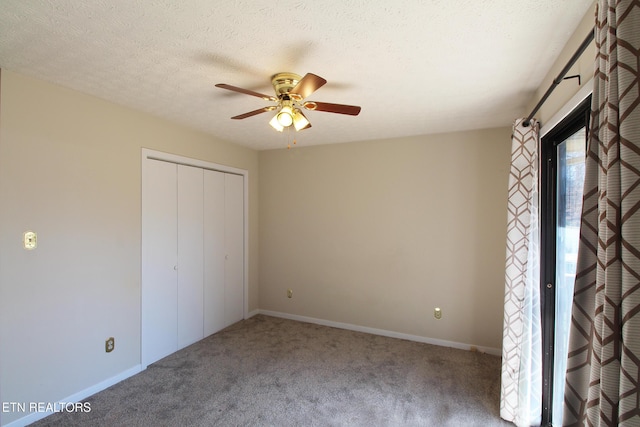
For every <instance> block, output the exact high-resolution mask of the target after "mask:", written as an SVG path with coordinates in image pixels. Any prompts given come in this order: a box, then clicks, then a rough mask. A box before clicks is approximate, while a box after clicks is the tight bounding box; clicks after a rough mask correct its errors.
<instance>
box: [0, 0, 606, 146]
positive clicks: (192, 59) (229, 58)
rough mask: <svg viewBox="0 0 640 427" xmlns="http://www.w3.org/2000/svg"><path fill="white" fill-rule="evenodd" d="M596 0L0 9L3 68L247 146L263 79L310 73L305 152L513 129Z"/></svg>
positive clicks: (99, 1) (335, 0) (140, 0)
mask: <svg viewBox="0 0 640 427" xmlns="http://www.w3.org/2000/svg"><path fill="white" fill-rule="evenodd" d="M592 3H593V0H563V1H560V0H528V1H523V0H520V1H516V0H485V1H481V0H404V1H392V0H325V1H313V0H273V1H268V2H267V1H258V0H226V1H211V0H190V1H183V0H92V1H83V0H38V1H35V0H34V1H25V0H1V1H0V68H4V69H8V70H12V71H16V72H19V73H22V74H26V75H30V76H34V77H37V78H40V79H43V80H46V81H50V82H54V83H57V84H60V85H62V86H66V87H70V88H73V89H76V90H78V91H81V92H85V93H88V94H91V95H95V96H97V97H100V98H104V99H107V100H109V101H112V102H115V103H118V104H122V105H126V106H129V107H132V108H135V109H138V110H142V111H146V112H149V113H151V114H154V115H157V116H160V117H163V118H166V119H169V120H172V121H175V122H179V123H182V124H184V125H187V126H189V127H192V128H195V129H199V130H202V131H204V132H207V133H210V134H211V135H214V136H215V137H217V138H220V139H224V140H228V141H231V142H234V143H237V144H241V145H244V146H248V147H252V148H255V149H271V148H283V147H286V145H287V142H288V139H290V138H291V137H292V135H288V134H286V133H283V134H281V133H278V132H276V131H274V130H273V129H272V128H271V127H270V126H269V125H268V121H269V119H270V118H271V117H272V115H273V113H264V114H260V115H257V116H254V117H250V118H247V119H244V120H230V117H231V116H235V115H238V114H241V113H245V112H248V111H252V110H256V109H258V108H261V107H264V106H267V105H272V103H270V102H268V101H263V100H261V99H260V98H256V97H252V96H247V95H243V94H239V93H234V92H230V91H225V90H222V89H218V88H216V87H214V85H215V84H216V83H227V84H230V85H233V86H239V87H243V88H246V89H250V90H254V91H257V92H262V93H266V94H269V95H271V94H272V93H273V89H272V87H271V85H270V77H271V75H273V74H275V73H277V72H284V71H287V72H294V73H297V74H300V75H304V74H306V73H308V72H311V73H314V74H318V75H320V76H322V77H324V78H325V79H327V81H328V83H327V84H326V85H325V86H323V87H322V88H320V89H319V90H318V91H317V92H315V93H314V94H312V95H311V96H309V97H308V99H309V100H315V101H322V102H333V103H342V104H354V105H360V106H362V112H361V113H360V115H359V116H357V117H351V116H345V115H340V114H332V113H326V112H319V111H310V112H307V113H306V115H307V117H308V118H309V120H310V121H311V123H312V124H313V127H312V128H311V129H307V130H305V131H302V132H298V133H297V135H296V137H297V141H298V144H299V145H301V146H302V145H316V144H326V143H338V142H350V141H361V140H371V139H380V138H391V137H398V136H409V135H420V134H429V133H439V132H447V131H455V130H467V129H478V128H489V127H497V126H509V125H510V124H511V122H512V120H513V119H514V118H515V116H517V115H521V114H528V111H525V108H526V107H527V104H528V103H529V102H530V101H531V99H532V97H533V92H534V90H535V89H536V88H537V87H538V86H539V85H540V84H541V83H542V79H543V78H544V76H545V75H546V73H547V72H548V71H549V69H550V67H551V65H552V64H553V62H554V61H555V59H556V58H557V56H558V54H559V53H560V51H561V49H562V47H563V46H564V45H565V43H566V42H567V40H568V39H569V37H570V36H571V34H572V33H573V32H574V30H575V28H576V27H577V25H578V24H579V22H580V20H581V19H582V17H583V16H584V15H585V13H588V12H589V10H590V6H591V4H592Z"/></svg>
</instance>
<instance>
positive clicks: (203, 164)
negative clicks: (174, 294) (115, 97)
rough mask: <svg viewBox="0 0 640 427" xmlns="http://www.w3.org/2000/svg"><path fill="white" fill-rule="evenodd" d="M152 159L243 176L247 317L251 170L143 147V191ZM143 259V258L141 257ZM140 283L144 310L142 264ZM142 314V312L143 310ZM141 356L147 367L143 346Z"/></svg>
mask: <svg viewBox="0 0 640 427" xmlns="http://www.w3.org/2000/svg"><path fill="white" fill-rule="evenodd" d="M150 161H164V162H168V163H174V164H176V165H185V166H195V167H198V168H202V169H205V170H212V171H216V172H223V173H230V174H234V175H240V176H242V177H243V185H244V188H243V198H244V203H243V240H244V241H243V251H244V257H243V258H244V259H243V286H242V287H243V318H244V319H246V318H247V316H248V313H249V290H248V277H249V171H248V170H245V169H239V168H235V167H232V166H226V165H222V164H219V163H213V162H208V161H205V160H200V159H194V158H190V157H184V156H179V155H176V154H171V153H165V152H162V151H156V150H151V149H148V148H143V149H142V153H141V191H142V187H143V186H142V182H144V180H145V177H147V176H148V175H147V174H146V171H147V165H148V164H149V162H150ZM140 200H141V203H142V197H141V198H140ZM140 211H141V213H142V206H141V208H140ZM140 220H141V228H140V229H142V222H143V221H144V218H143V217H142V214H141V217H140ZM144 245H145V242H144V240H142V239H141V250H142V252H144V251H145V247H144ZM141 261H142V258H141ZM140 285H141V292H140V300H141V301H140V307H141V310H142V296H143V294H144V292H143V289H142V286H144V283H142V265H141V266H140ZM141 314H142V312H141ZM140 338H141V340H140V343H141V346H142V339H143V337H142V315H141V317H140ZM140 353H141V354H140V358H141V365H142V367H143V369H144V368H146V364H145V360H143V359H142V357H143V354H142V347H141V352H140Z"/></svg>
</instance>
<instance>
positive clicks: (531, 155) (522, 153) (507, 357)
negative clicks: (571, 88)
mask: <svg viewBox="0 0 640 427" xmlns="http://www.w3.org/2000/svg"><path fill="white" fill-rule="evenodd" d="M524 120H525V119H519V120H517V121H516V122H515V124H514V126H513V135H512V141H511V147H512V148H511V168H510V172H509V197H508V202H507V204H508V205H507V206H508V210H507V257H506V258H507V259H506V272H505V299H504V327H503V335H502V374H501V385H500V416H501V417H502V418H503V419H505V420H507V421H511V422H513V423H514V424H516V425H517V426H531V425H539V424H540V414H541V410H542V403H541V399H542V370H541V365H542V341H541V322H540V251H539V246H540V245H539V243H540V236H539V227H538V179H539V178H538V170H539V168H538V164H539V161H538V157H539V156H538V147H539V126H538V123H537V122H536V121H535V120H531V123H530V125H529V126H524V125H523V122H524Z"/></svg>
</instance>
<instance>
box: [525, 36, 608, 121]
mask: <svg viewBox="0 0 640 427" xmlns="http://www.w3.org/2000/svg"><path fill="white" fill-rule="evenodd" d="M595 32H596V30H595V28H594V29H592V30H591V31H589V34H587V37H586V38H585V39H584V41H583V42H582V44H581V45H580V47H578V50H576V53H574V54H573V56H572V57H571V59H569V62H567V65H565V66H564V68H563V69H562V71H560V74H558V77H556V78H555V79H554V80H553V83H551V86H549V89H547V92H546V93H545V94H544V95H543V96H542V99H540V101H539V102H538V104H537V105H536V106H535V107H534V108H533V111H532V112H531V114H529V117H527V119H526V120H525V121H524V122H523V123H522V124H523V126H529V124H530V123H531V119H532V118H533V115H534V114H536V113H537V112H538V110H539V109H540V107H542V104H544V103H545V101H546V100H547V98H549V95H551V92H553V90H554V89H555V88H556V86H558V85H559V84H560V83H561V82H562V79H564V76H565V75H566V74H567V73H568V72H569V69H571V67H572V66H573V64H575V63H576V61H577V60H578V58H580V56H581V55H582V53H583V52H584V51H585V50H586V49H587V46H589V44H591V42H592V41H593V39H594V37H595Z"/></svg>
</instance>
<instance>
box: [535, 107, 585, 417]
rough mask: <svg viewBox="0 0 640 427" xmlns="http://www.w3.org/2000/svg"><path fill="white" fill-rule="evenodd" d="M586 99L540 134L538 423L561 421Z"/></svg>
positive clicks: (580, 207)
mask: <svg viewBox="0 0 640 427" xmlns="http://www.w3.org/2000/svg"><path fill="white" fill-rule="evenodd" d="M588 110H589V102H588V100H586V101H585V102H584V103H583V104H582V105H581V106H580V107H578V108H577V109H576V110H575V111H574V113H572V114H571V115H570V116H569V117H567V119H566V120H564V121H563V122H562V123H560V124H559V125H558V126H556V128H554V129H553V130H552V131H551V132H549V133H548V134H547V135H545V137H543V139H542V147H543V161H544V164H543V173H542V177H543V178H542V180H543V183H542V197H541V202H542V209H541V214H542V215H541V216H542V235H541V238H542V239H541V240H542V242H541V246H542V272H541V273H542V274H541V278H542V279H543V282H542V289H541V293H540V294H541V298H542V301H541V307H542V318H543V325H542V326H543V350H544V359H543V414H542V420H543V425H550V424H552V425H557V426H559V425H561V424H562V407H563V400H564V385H565V376H566V369H567V355H568V354H567V352H568V344H569V329H570V325H571V308H572V305H573V284H574V280H575V273H576V260H577V256H578V242H579V237H580V217H581V209H582V191H583V184H584V165H585V154H586V141H587V121H588V116H587V114H588Z"/></svg>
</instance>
